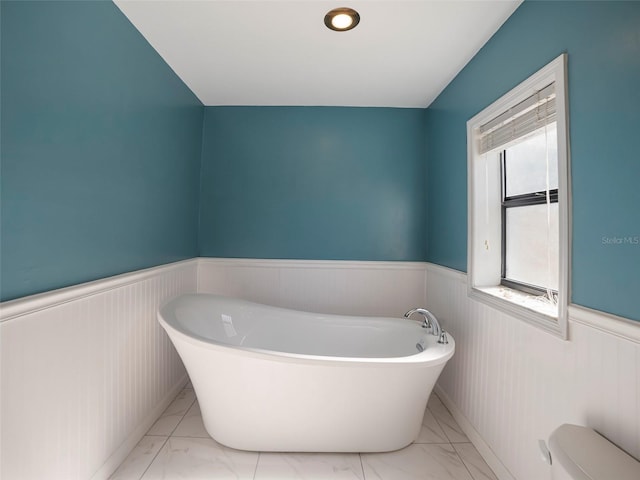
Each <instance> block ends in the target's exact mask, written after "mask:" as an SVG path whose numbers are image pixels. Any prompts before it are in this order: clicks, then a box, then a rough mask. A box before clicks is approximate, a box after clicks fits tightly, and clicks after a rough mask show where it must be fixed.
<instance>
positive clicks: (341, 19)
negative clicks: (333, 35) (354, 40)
mask: <svg viewBox="0 0 640 480" xmlns="http://www.w3.org/2000/svg"><path fill="white" fill-rule="evenodd" d="M358 23H360V15H359V14H358V12H356V11H355V10H354V9H353V8H346V7H343V8H334V9H333V10H331V11H330V12H329V13H327V14H326V15H325V16H324V24H325V25H326V26H327V28H330V29H331V30H335V31H336V32H346V31H347V30H351V29H352V28H355V27H356V25H358Z"/></svg>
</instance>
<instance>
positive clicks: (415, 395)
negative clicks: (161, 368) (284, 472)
mask: <svg viewBox="0 0 640 480" xmlns="http://www.w3.org/2000/svg"><path fill="white" fill-rule="evenodd" d="M410 306H411V305H409V306H408V307H410ZM158 320H159V322H160V324H161V325H162V326H163V327H164V329H165V330H166V331H167V333H168V335H169V337H170V338H171V341H172V342H173V344H174V345H175V347H176V349H177V350H178V353H179V354H180V357H181V358H182V360H183V362H184V364H185V367H186V369H187V372H188V373H189V376H190V377H191V381H192V383H193V387H194V389H195V393H196V396H197V398H198V401H199V403H200V408H201V410H202V419H203V421H204V426H205V428H206V429H207V432H208V433H209V434H210V435H211V436H212V437H213V438H214V439H215V440H217V441H218V442H220V443H222V444H223V445H227V446H229V447H232V448H237V449H240V450H254V451H286V452H384V451H391V450H397V449H400V448H402V447H404V446H406V445H408V444H410V443H411V442H413V441H414V440H415V439H416V437H417V436H418V433H419V431H420V426H421V423H422V416H423V414H424V411H425V408H426V404H427V400H428V398H429V395H430V394H431V390H432V388H433V386H434V384H435V382H436V380H437V378H438V376H439V375H440V372H441V371H442V369H443V368H444V365H445V363H446V362H447V360H448V359H449V358H451V356H452V355H453V352H454V349H455V344H454V340H453V338H452V337H451V336H449V343H448V344H446V345H443V344H438V343H437V337H435V336H433V335H430V334H428V331H427V329H424V328H421V326H420V323H419V322H417V321H412V320H407V319H404V318H402V319H400V318H377V317H372V318H365V317H347V316H337V315H320V314H314V313H306V312H299V311H295V310H287V309H282V308H275V307H269V306H266V305H261V304H258V303H251V302H247V301H243V300H238V299H232V298H225V297H220V296H215V295H206V294H194V295H183V296H180V297H177V298H175V299H173V300H171V301H170V302H168V303H167V304H166V305H164V306H163V307H162V308H161V309H160V311H159V313H158ZM417 344H420V346H422V347H424V350H423V351H420V350H419V347H418V346H417Z"/></svg>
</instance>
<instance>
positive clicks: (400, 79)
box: [115, 0, 522, 107]
mask: <svg viewBox="0 0 640 480" xmlns="http://www.w3.org/2000/svg"><path fill="white" fill-rule="evenodd" d="M521 1H522V0H493V1H486V0H470V1H461V0H440V1H429V0H413V1H382V0H349V1H314V0H296V1H272V0H262V1H245V0H235V1H219V0H201V1H187V0H115V3H116V5H117V6H118V7H119V8H120V9H121V10H122V12H123V13H124V14H125V15H126V16H127V17H128V18H129V20H131V22H132V23H133V24H134V25H135V26H136V28H137V29H138V30H139V31H140V32H141V33H142V35H144V37H145V38H146V39H147V40H148V41H149V43H150V44H151V45H152V46H153V47H154V48H155V49H156V50H157V51H158V53H159V54H160V55H161V56H162V58H164V60H165V61H166V62H167V63H168V64H169V65H170V66H171V68H173V70H174V71H175V72H176V73H177V74H178V75H179V76H180V78H182V80H183V81H184V82H185V83H186V84H187V85H188V86H189V87H190V88H191V90H193V92H194V93H195V94H196V95H197V96H198V98H199V99H200V100H201V101H202V103H204V104H205V105H331V106H382V107H426V106H428V105H429V104H430V103H431V102H432V101H433V100H434V99H435V98H436V97H437V96H438V94H439V93H440V92H441V91H442V90H443V89H444V87H445V86H446V85H447V84H448V83H449V82H450V81H451V80H452V79H453V78H454V77H455V76H456V74H457V73H458V72H459V71H460V70H461V69H462V68H463V67H464V66H465V65H466V64H467V62H468V61H469V60H470V59H471V58H472V57H473V56H474V55H475V54H476V52H478V50H480V48H481V47H482V46H483V45H484V44H485V43H486V41H487V40H489V38H491V36H492V35H493V34H494V33H495V32H496V31H497V30H498V28H500V26H501V25H502V24H503V23H504V21H505V20H506V19H507V18H508V17H509V16H510V15H511V14H512V13H513V11H514V10H515V9H516V8H517V7H518V5H519V4H520V3H521ZM336 7H351V8H355V9H356V10H358V12H359V13H360V17H361V20H360V25H358V27H357V28H355V29H354V30H351V31H348V32H333V31H331V30H329V29H327V28H326V27H325V25H324V15H325V14H326V13H327V12H328V11H329V10H331V9H332V8H336Z"/></svg>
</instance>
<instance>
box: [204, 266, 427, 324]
mask: <svg viewBox="0 0 640 480" xmlns="http://www.w3.org/2000/svg"><path fill="white" fill-rule="evenodd" d="M425 268H426V264H425V263H421V262H355V261H323V260H253V259H218V258H200V263H199V266H198V291H199V292H202V293H217V294H221V295H225V296H230V297H238V298H243V299H245V300H251V301H256V302H260V303H265V304H267V305H275V306H280V307H286V308H293V309H296V310H304V311H309V312H321V313H336V314H342V315H375V316H391V317H401V316H402V315H403V314H404V313H405V312H406V311H407V310H409V309H411V308H414V307H418V306H424V304H425V281H426V275H425Z"/></svg>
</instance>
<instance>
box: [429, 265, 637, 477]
mask: <svg viewBox="0 0 640 480" xmlns="http://www.w3.org/2000/svg"><path fill="white" fill-rule="evenodd" d="M427 305H428V306H429V308H430V309H431V310H432V311H433V313H434V314H435V315H437V316H438V318H439V319H441V321H442V323H443V326H444V327H445V328H446V329H447V330H448V331H450V332H451V334H452V335H453V336H454V338H455V340H456V354H455V355H454V357H453V358H452V359H451V360H450V361H449V363H448V364H447V366H446V367H445V369H444V372H443V374H442V376H441V377H440V380H439V382H438V383H439V388H440V389H441V390H442V391H443V392H444V393H445V394H446V397H447V398H448V399H449V400H450V401H451V402H452V403H453V404H454V408H452V411H453V412H454V414H455V413H456V412H457V413H458V415H463V416H464V419H461V420H462V421H461V422H460V423H461V425H470V426H472V427H473V428H474V429H475V431H476V432H477V433H478V434H479V435H480V436H481V437H482V440H483V441H484V442H485V444H486V446H488V447H489V448H490V450H491V451H492V452H493V454H495V457H494V458H492V459H490V458H487V461H488V463H489V464H490V465H491V463H492V461H493V462H494V465H491V466H492V467H493V469H494V471H495V472H496V473H501V475H500V478H501V480H511V479H512V478H516V479H518V480H545V479H550V478H551V477H550V471H549V467H548V466H547V465H546V464H545V463H543V462H542V461H541V460H540V454H539V450H538V445H537V441H538V439H544V440H547V439H548V437H549V434H550V433H551V432H552V431H553V429H555V428H556V427H557V426H559V425H560V424H562V423H576V424H581V425H586V426H589V427H592V428H594V429H596V430H597V431H598V432H600V433H601V434H603V435H605V436H606V437H607V438H609V439H610V440H611V441H612V442H614V443H616V444H617V445H619V446H620V447H621V448H623V449H624V450H626V451H627V452H629V453H630V454H631V455H633V456H635V457H636V458H640V342H638V341H637V340H636V339H637V338H638V337H637V336H636V335H635V334H634V329H635V328H637V329H640V325H637V326H636V325H634V324H632V323H629V324H626V323H625V324H624V325H623V328H620V329H618V330H619V331H621V332H623V333H622V334H620V333H618V332H616V333H611V332H607V331H604V330H602V329H599V328H596V327H594V326H592V325H588V324H586V323H585V322H584V318H585V316H588V317H589V319H590V320H591V321H592V323H598V320H597V318H598V317H602V319H603V320H602V323H603V324H605V325H609V324H610V323H611V322H612V321H613V320H612V319H611V318H610V316H606V315H599V314H598V313H596V312H593V311H591V312H590V313H589V314H588V315H585V314H584V312H583V311H582V310H581V309H580V308H579V307H572V308H570V313H569V340H568V341H564V340H561V339H559V338H557V337H555V336H553V335H550V334H548V333H546V332H544V331H542V330H540V329H538V328H535V327H533V326H531V325H529V324H528V323H525V322H523V321H520V320H518V319H517V318H514V317H511V316H509V315H507V314H505V313H502V312H500V311H497V310H495V309H493V308H491V307H489V306H487V305H485V304H483V303H480V302H477V301H475V300H472V299H470V298H468V296H467V284H466V275H464V274H462V273H459V272H455V271H453V270H448V269H445V268H442V267H438V266H435V265H429V266H428V267H427ZM572 315H573V317H575V318H573V317H572ZM471 437H472V439H473V436H471ZM479 450H481V448H479ZM497 459H499V461H500V462H501V463H502V465H498V466H496V465H495V461H496V460H497Z"/></svg>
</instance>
